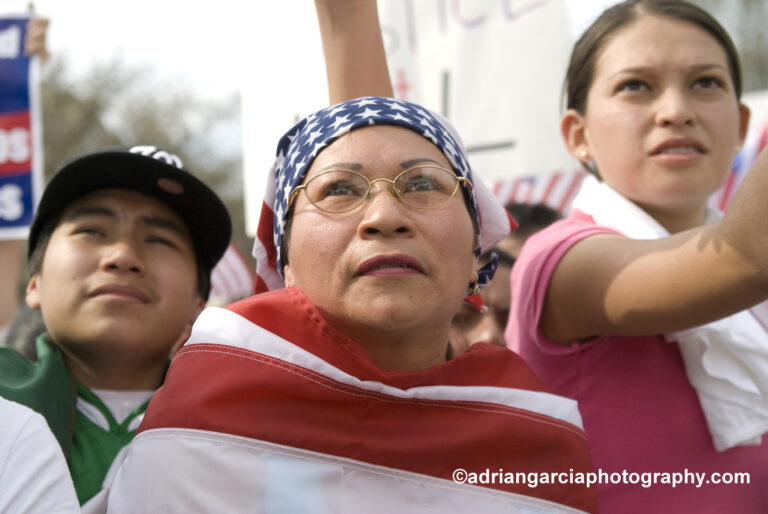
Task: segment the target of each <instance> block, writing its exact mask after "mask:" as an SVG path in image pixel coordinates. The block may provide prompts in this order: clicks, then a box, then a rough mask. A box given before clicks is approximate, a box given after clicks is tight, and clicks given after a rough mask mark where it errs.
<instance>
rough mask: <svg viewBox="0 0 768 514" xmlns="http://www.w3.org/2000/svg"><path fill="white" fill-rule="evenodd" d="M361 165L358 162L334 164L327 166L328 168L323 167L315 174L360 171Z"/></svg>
mask: <svg viewBox="0 0 768 514" xmlns="http://www.w3.org/2000/svg"><path fill="white" fill-rule="evenodd" d="M362 169H363V165H362V164H360V163H358V162H334V163H333V164H329V165H328V166H323V167H322V168H320V169H319V170H317V173H322V172H323V171H327V170H352V171H362Z"/></svg>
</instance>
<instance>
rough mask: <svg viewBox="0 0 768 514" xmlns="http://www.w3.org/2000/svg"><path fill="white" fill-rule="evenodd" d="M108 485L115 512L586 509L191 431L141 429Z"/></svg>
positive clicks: (513, 512)
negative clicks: (138, 492)
mask: <svg viewBox="0 0 768 514" xmlns="http://www.w3.org/2000/svg"><path fill="white" fill-rule="evenodd" d="M492 471H497V470H492ZM212 480H214V481H215V482H212ZM202 484H208V485H209V487H201V485H202ZM107 487H110V488H111V491H110V496H109V512H113V513H122V512H145V511H146V512H266V513H272V512H274V513H282V512H307V513H318V514H325V513H334V514H353V513H354V514H359V513H362V512H365V513H366V514H368V513H370V514H378V513H382V514H385V513H386V514H390V513H393V512H419V513H420V514H442V513H453V512H456V513H459V512H462V513H464V512H482V513H483V514H497V513H498V514H502V513H505V514H543V513H578V512H581V511H579V510H576V509H573V508H570V507H567V506H563V505H560V504H556V503H553V502H549V501H546V500H541V499H537V498H532V497H529V496H523V495H519V494H515V493H508V492H503V491H498V490H494V489H489V488H485V487H478V486H470V485H465V484H459V483H455V482H453V481H450V480H444V479H439V478H434V477H430V476H427V475H421V474H418V473H412V472H407V471H402V470H399V469H393V468H388V467H384V466H376V465H372V464H367V463H364V462H360V461H355V460H351V459H346V458H342V457H335V456H331V455H326V454H322V453H317V452H312V451H307V450H302V449H297V448H291V447H288V446H283V445H279V444H273V443H268V442H264V441H258V440H254V439H249V438H246V437H240V436H233V435H228V434H222V433H217V432H207V431H203V430H189V429H153V430H148V431H146V432H142V433H141V434H139V435H138V436H137V437H136V438H135V439H134V440H133V443H132V444H131V445H130V447H129V450H128V452H127V455H126V458H125V460H124V461H123V463H122V466H121V467H120V469H119V471H118V473H117V477H116V479H115V482H114V483H113V484H111V485H109V484H108V485H107ZM137 491H140V494H137Z"/></svg>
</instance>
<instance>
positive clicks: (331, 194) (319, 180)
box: [288, 165, 473, 214]
mask: <svg viewBox="0 0 768 514" xmlns="http://www.w3.org/2000/svg"><path fill="white" fill-rule="evenodd" d="M376 182H389V183H390V184H391V187H390V188H389V192H390V193H392V195H393V196H394V197H395V198H397V199H398V200H400V201H401V202H403V203H404V204H405V205H407V206H409V207H413V208H415V209H434V208H437V207H440V206H441V205H444V204H446V203H447V202H448V201H449V200H450V199H451V198H453V196H454V195H455V194H456V191H458V189H459V184H462V185H464V187H466V188H467V190H468V191H469V193H470V194H471V193H472V189H473V188H472V182H470V181H469V180H468V179H466V178H464V177H457V176H456V174H454V173H453V172H452V171H451V170H448V169H446V168H442V167H440V166H434V165H420V166H414V167H412V168H408V169H407V170H403V171H402V172H400V173H399V174H398V175H397V176H396V177H395V178H394V179H392V180H390V179H388V178H377V179H375V180H368V177H366V176H365V175H363V174H362V173H358V172H357V171H352V170H347V169H331V170H327V171H324V172H322V173H318V174H317V175H315V176H314V177H312V178H311V179H309V180H308V181H307V183H306V184H303V185H301V186H297V187H296V188H295V189H294V190H293V191H292V192H291V195H290V196H289V197H288V205H289V206H290V205H291V203H292V202H293V200H294V199H295V198H296V195H298V194H299V192H300V191H302V190H303V191H304V195H305V196H306V197H307V200H308V201H309V203H311V204H312V205H314V206H315V207H317V208H318V209H320V210H321V211H325V212H328V213H332V214H341V213H343V212H349V211H351V210H353V209H355V208H357V207H359V206H360V205H362V204H364V203H365V202H367V201H368V200H370V199H371V197H372V196H373V192H372V189H373V184H375V183H376Z"/></svg>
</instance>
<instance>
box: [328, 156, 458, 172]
mask: <svg viewBox="0 0 768 514" xmlns="http://www.w3.org/2000/svg"><path fill="white" fill-rule="evenodd" d="M426 162H428V163H433V164H437V165H438V166H440V167H443V166H444V164H443V163H441V162H438V161H436V160H434V159H430V158H429V157H417V158H415V159H409V160H407V161H403V162H401V163H400V167H401V168H402V169H404V170H405V169H408V168H412V167H414V166H417V165H419V164H423V163H426ZM363 168H364V166H363V165H362V164H360V163H358V162H334V163H333V164H329V165H328V166H323V167H322V168H320V169H319V170H317V173H322V172H323V171H327V170H338V169H345V170H352V171H363Z"/></svg>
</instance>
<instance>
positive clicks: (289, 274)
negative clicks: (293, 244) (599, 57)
mask: <svg viewBox="0 0 768 514" xmlns="http://www.w3.org/2000/svg"><path fill="white" fill-rule="evenodd" d="M283 276H284V277H285V287H294V286H295V285H296V277H294V276H293V270H292V269H291V265H290V264H286V265H285V266H283Z"/></svg>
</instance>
